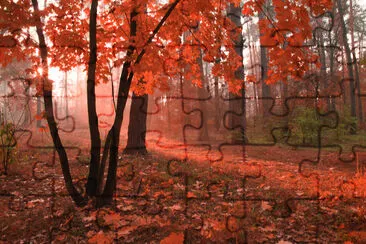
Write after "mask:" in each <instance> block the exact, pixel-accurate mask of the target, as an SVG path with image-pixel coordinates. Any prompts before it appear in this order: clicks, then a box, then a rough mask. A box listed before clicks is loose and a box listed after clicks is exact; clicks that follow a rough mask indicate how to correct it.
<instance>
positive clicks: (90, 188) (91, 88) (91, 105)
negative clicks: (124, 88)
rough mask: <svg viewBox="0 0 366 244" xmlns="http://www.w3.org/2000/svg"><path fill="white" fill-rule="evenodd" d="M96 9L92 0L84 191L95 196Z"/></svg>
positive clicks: (97, 143) (97, 145) (97, 158)
mask: <svg viewBox="0 0 366 244" xmlns="http://www.w3.org/2000/svg"><path fill="white" fill-rule="evenodd" d="M97 9H98V0H92V4H91V7H90V19H89V38H90V44H89V49H90V50H89V51H90V57H89V66H88V81H87V102H88V118H89V133H90V140H91V148H90V164H89V177H88V182H87V184H86V193H87V194H88V195H89V196H95V194H96V190H97V185H98V182H97V177H98V170H99V163H100V149H101V148H100V147H101V140H100V133H99V128H98V115H97V108H96V96H95V69H96V63H97Z"/></svg>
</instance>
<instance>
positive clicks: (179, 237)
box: [160, 232, 184, 244]
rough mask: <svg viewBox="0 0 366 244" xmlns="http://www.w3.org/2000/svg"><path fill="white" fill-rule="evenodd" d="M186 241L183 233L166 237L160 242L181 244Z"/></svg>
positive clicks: (161, 243) (162, 243)
mask: <svg viewBox="0 0 366 244" xmlns="http://www.w3.org/2000/svg"><path fill="white" fill-rule="evenodd" d="M183 241H184V234H183V233H175V232H172V233H170V235H169V236H167V237H165V238H164V239H163V240H161V241H160V244H181V243H183Z"/></svg>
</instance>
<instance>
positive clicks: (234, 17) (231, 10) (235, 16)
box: [227, 4, 246, 154]
mask: <svg viewBox="0 0 366 244" xmlns="http://www.w3.org/2000/svg"><path fill="white" fill-rule="evenodd" d="M227 15H228V17H229V18H230V19H231V21H232V22H233V23H235V25H236V26H237V27H239V28H240V29H241V27H242V24H241V8H240V7H234V6H233V5H232V4H230V6H229V7H228V12H227ZM233 42H234V45H235V51H236V53H237V54H238V55H240V56H241V57H243V46H244V37H243V35H242V34H240V35H239V37H238V39H237V40H233ZM235 77H236V78H237V79H241V80H242V81H243V82H244V65H241V66H240V67H239V69H238V70H236V72H235ZM239 102H240V104H239V106H238V103H239ZM238 107H239V108H240V110H241V111H238ZM229 108H230V111H231V112H232V113H231V116H230V117H229V125H230V128H232V129H234V128H235V127H238V126H240V131H241V133H240V134H241V141H242V142H245V140H246V139H245V138H246V135H245V128H246V99H245V88H243V89H241V97H239V96H237V95H234V94H232V93H230V94H229ZM233 113H236V114H240V116H234V114H233ZM233 142H234V143H235V140H234V141H233ZM243 153H244V154H245V152H243Z"/></svg>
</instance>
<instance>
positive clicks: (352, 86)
mask: <svg viewBox="0 0 366 244" xmlns="http://www.w3.org/2000/svg"><path fill="white" fill-rule="evenodd" d="M337 7H338V13H339V17H340V22H341V28H342V37H343V46H344V48H345V51H346V60H347V70H348V78H349V87H350V102H351V104H350V105H351V116H352V117H356V97H355V80H354V75H353V65H352V58H351V50H350V47H349V44H348V38H347V28H346V23H345V21H344V11H343V6H342V1H341V0H337ZM353 127H354V130H352V133H355V132H356V125H353Z"/></svg>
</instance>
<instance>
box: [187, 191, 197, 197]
mask: <svg viewBox="0 0 366 244" xmlns="http://www.w3.org/2000/svg"><path fill="white" fill-rule="evenodd" d="M187 198H197V196H196V195H195V194H194V193H193V192H188V193H187Z"/></svg>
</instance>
